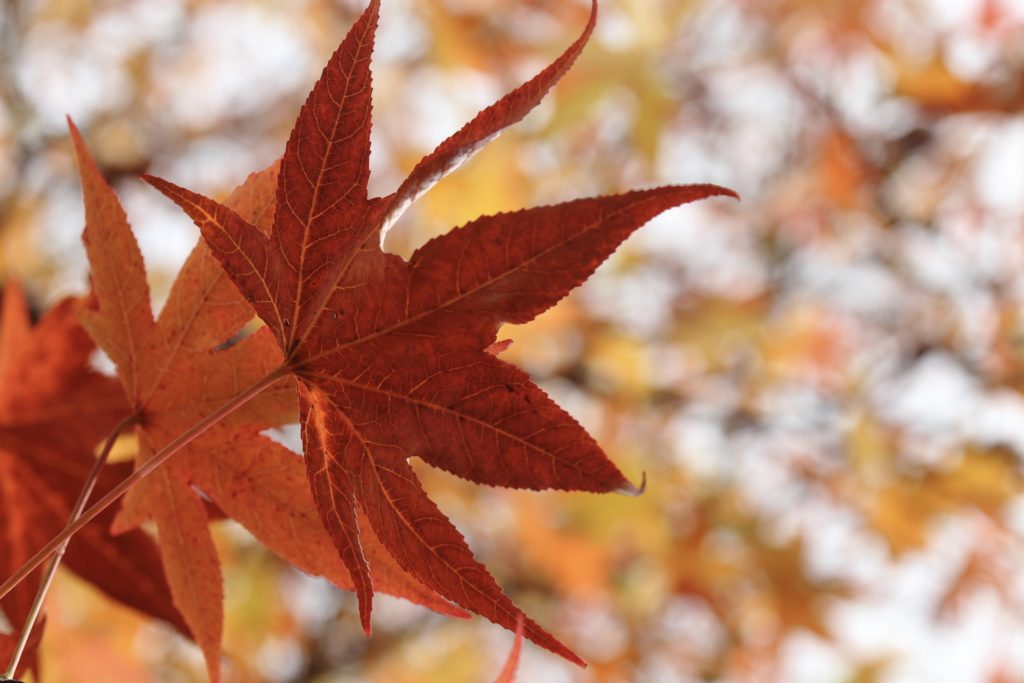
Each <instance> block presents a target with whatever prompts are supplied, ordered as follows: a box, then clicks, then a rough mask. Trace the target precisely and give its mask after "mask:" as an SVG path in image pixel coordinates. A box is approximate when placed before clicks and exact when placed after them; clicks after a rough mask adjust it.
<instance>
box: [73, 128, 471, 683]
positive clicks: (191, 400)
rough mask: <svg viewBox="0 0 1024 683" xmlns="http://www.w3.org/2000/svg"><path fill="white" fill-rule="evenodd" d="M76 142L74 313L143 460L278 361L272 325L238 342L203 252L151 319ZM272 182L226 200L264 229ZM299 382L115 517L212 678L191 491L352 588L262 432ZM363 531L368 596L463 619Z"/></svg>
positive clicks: (198, 517)
mask: <svg viewBox="0 0 1024 683" xmlns="http://www.w3.org/2000/svg"><path fill="white" fill-rule="evenodd" d="M71 134H72V138H73V140H74V143H75V151H76V154H77V156H78V161H79V167H80V171H81V175H82V186H83V190H84V195H85V207H86V227H85V232H84V235H83V239H84V241H85V245H86V250H87V252H88V254H89V259H90V263H91V264H92V285H93V292H92V296H91V298H90V300H89V301H87V302H86V303H85V305H84V306H82V307H81V308H80V310H79V311H78V313H79V316H80V317H81V319H82V321H83V324H84V326H85V327H86V329H88V330H89V332H90V333H91V334H92V335H93V337H94V338H95V339H96V340H97V341H98V342H99V344H100V346H101V347H102V348H103V349H104V350H105V351H106V352H107V353H108V354H109V355H110V357H111V359H112V360H113V361H114V363H115V364H116V365H117V370H118V377H119V378H120V380H121V383H122V384H123V386H124V391H125V393H126V394H127V396H128V399H129V401H130V403H131V408H132V410H133V411H134V412H135V414H136V415H139V416H140V420H139V425H138V427H137V429H136V433H137V435H138V439H139V444H140V452H139V456H138V462H139V463H140V464H141V463H142V462H145V461H146V459H148V457H149V456H151V455H152V454H153V453H155V452H156V451H158V450H159V449H160V448H162V447H163V446H165V445H166V444H167V443H169V442H170V441H172V440H173V439H174V438H175V437H176V436H178V435H179V434H181V433H182V432H184V431H186V430H187V429H188V428H190V427H191V426H193V425H194V424H196V423H197V422H199V421H200V420H202V419H203V417H205V416H206V415H207V414H209V413H210V412H212V411H213V410H214V409H216V408H217V407H218V406H219V405H220V404H222V403H224V402H225V401H227V400H229V399H230V398H231V397H233V396H235V395H236V394H238V393H239V392H240V391H242V390H243V389H245V388H246V387H247V386H248V385H249V384H251V383H253V382H255V381H256V380H257V379H259V378H260V377H262V376H264V375H266V374H267V372H268V371H270V370H272V369H273V368H274V367H276V366H278V365H280V363H281V360H282V359H281V353H280V351H279V350H278V348H277V345H276V344H275V343H274V340H273V338H272V337H271V335H270V334H269V331H268V330H266V329H263V330H261V331H258V332H256V333H255V334H252V335H251V336H248V337H246V338H244V339H242V340H240V341H235V338H236V335H238V333H239V331H240V330H241V329H242V328H243V327H244V325H245V324H246V323H247V322H248V321H249V320H250V319H251V318H252V309H251V308H250V307H249V306H248V304H246V302H245V300H244V299H243V298H242V297H241V296H240V295H239V294H238V291H237V289H236V288H235V287H234V286H233V285H232V284H231V282H230V281H229V280H228V279H227V277H225V276H224V271H223V270H222V269H221V268H220V266H219V265H218V264H217V263H216V261H215V260H214V259H213V258H212V256H211V254H210V251H209V249H208V248H207V247H206V246H205V245H204V244H202V243H200V244H199V245H198V246H197V247H196V248H195V250H194V251H193V252H192V254H191V256H190V257H189V259H188V260H187V261H186V263H185V265H184V266H183V268H182V270H181V272H180V274H179V276H178V278H177V280H176V281H175V283H174V285H173V287H172V289H171V293H170V296H169V297H168V300H167V303H166V304H165V306H164V308H163V310H162V311H161V313H160V315H159V316H157V317H155V318H154V316H153V313H152V310H151V308H150V295H149V288H148V285H147V283H146V275H145V270H144V266H143V262H142V255H141V252H140V251H139V248H138V245H137V243H136V241H135V238H134V236H133V235H132V232H131V228H130V227H129V225H128V222H127V218H126V216H125V214H124V211H123V209H122V208H121V205H120V202H119V200H118V199H117V196H116V194H115V193H114V191H113V189H112V188H111V187H110V186H109V185H108V184H107V183H106V181H105V180H104V179H103V177H102V175H101V174H100V172H99V169H98V168H97V167H96V165H95V163H94V162H93V160H92V159H91V158H90V156H89V153H88V151H87V149H86V148H85V145H84V143H83V141H82V138H81V136H80V135H79V133H78V131H77V130H76V129H75V128H74V126H71ZM277 175H278V169H277V166H276V165H275V166H272V167H271V168H269V169H267V170H265V171H262V172H260V173H257V174H254V175H252V176H250V178H249V179H248V181H247V182H246V183H245V184H244V185H242V186H241V187H240V188H238V189H237V190H236V191H235V193H234V194H233V195H232V196H231V197H230V198H228V200H227V205H228V206H231V207H233V208H234V209H235V210H237V211H238V212H240V213H241V215H243V216H245V217H246V219H247V220H250V221H252V222H253V223H255V224H257V225H259V224H261V223H268V222H269V217H270V216H272V215H273V214H272V212H271V211H270V209H272V207H273V202H274V195H273V191H272V189H273V187H274V184H275V182H276V180H277ZM293 384H294V383H293V382H292V381H291V380H282V381H280V382H279V383H278V384H277V385H276V386H274V387H271V388H270V389H269V390H267V391H265V392H264V393H262V394H261V395H260V396H259V398H258V399H256V400H254V401H252V402H250V403H248V404H246V405H245V406H244V407H243V408H242V409H240V410H239V411H237V412H235V413H234V414H232V415H231V416H230V417H228V418H226V419H225V420H224V421H222V422H220V423H218V424H217V425H215V426H213V427H212V428H210V429H209V430H207V431H206V432H205V433H204V434H203V435H202V436H200V437H199V438H197V439H196V440H195V441H193V442H192V443H191V444H190V445H189V446H188V447H187V449H186V450H185V451H184V452H183V453H182V454H181V455H179V456H178V457H177V458H176V459H175V460H173V461H172V462H170V463H168V464H167V465H166V466H164V467H161V468H160V469H159V470H157V472H156V473H154V475H153V476H151V477H150V478H148V479H144V480H143V481H142V482H141V483H140V484H139V485H137V486H136V487H135V488H133V489H132V490H131V491H130V492H129V494H128V496H127V497H126V499H125V501H124V505H123V508H122V510H121V512H120V514H119V516H118V519H117V523H116V527H117V528H118V529H119V530H124V529H129V528H133V527H136V526H138V525H139V524H141V523H142V522H144V521H145V520H147V519H154V520H155V521H156V525H157V529H158V540H159V546H160V551H161V554H162V557H163V563H164V566H165V567H166V570H167V574H168V577H169V579H170V585H171V593H172V595H173V596H174V601H175V604H176V605H177V606H178V608H179V609H180V610H181V612H182V614H183V615H184V617H185V620H186V622H187V623H188V625H189V628H190V629H191V630H192V632H193V633H194V634H195V638H196V642H197V643H198V644H199V645H200V646H201V647H202V649H203V652H204V654H205V655H206V660H207V664H208V669H209V672H210V677H211V679H212V680H217V678H218V677H219V669H220V664H219V661H220V651H221V636H222V628H223V587H222V585H223V581H222V577H221V568H220V562H219V559H218V557H217V552H216V549H215V547H214V544H213V539H212V538H211V536H210V532H209V530H208V522H209V516H208V514H207V510H206V504H205V501H204V497H203V496H202V495H200V494H199V493H198V492H197V490H196V489H198V491H201V492H202V494H204V495H205V496H208V497H209V499H211V500H212V501H213V502H214V503H215V504H216V506H217V507H218V508H220V509H221V510H223V512H224V513H225V514H227V515H228V516H230V517H231V518H233V519H235V520H237V521H238V522H240V523H241V524H242V525H243V526H245V527H246V528H247V529H249V530H250V531H251V532H252V533H253V534H254V535H255V536H256V537H257V538H258V539H259V540H261V541H262V542H263V543H264V544H266V545H267V547H268V548H270V549H271V550H272V551H273V552H275V553H276V554H278V555H279V556H281V557H282V558H284V559H285V560H287V561H289V562H291V563H292V564H294V565H295V566H297V567H299V568H300V569H302V570H303V571H306V572H308V573H310V574H314V575H322V576H325V577H326V578H328V579H329V580H331V581H332V582H333V583H335V584H336V585H338V586H340V587H342V588H346V589H351V588H352V587H353V582H352V580H351V578H350V577H349V573H348V571H347V570H346V568H345V566H344V565H343V564H342V562H341V561H340V559H339V558H338V555H337V553H336V552H335V550H334V548H333V546H332V544H331V541H330V538H329V537H328V535H327V533H326V532H325V531H324V529H323V526H322V525H321V523H320V520H319V518H318V516H317V514H316V512H315V509H316V508H315V504H314V502H313V498H312V495H311V493H310V491H309V488H308V486H307V485H306V481H305V475H304V474H303V471H304V468H303V465H302V459H301V458H300V457H298V456H297V455H295V454H294V453H292V452H291V451H289V450H288V449H287V448H285V447H284V446H282V445H280V444H278V443H275V442H274V441H272V440H271V439H269V438H268V437H266V436H264V435H262V434H261V431H262V430H264V429H266V428H268V427H274V426H279V425H282V424H286V423H288V422H294V420H295V412H296V406H295V389H294V386H293ZM370 533H371V532H369V531H367V537H368V538H369V541H368V543H367V553H368V554H369V555H370V556H372V557H374V559H375V562H376V563H377V565H378V566H379V568H380V571H379V572H378V573H377V574H376V575H375V576H374V587H375V588H376V589H378V590H382V591H384V592H387V593H391V594H393V595H397V596H400V597H404V598H407V599H409V600H411V601H413V602H416V603H419V604H422V605H425V606H427V607H430V608H432V609H434V610H437V611H439V612H442V613H445V614H449V615H453V616H463V615H464V613H463V612H462V611H461V610H458V609H456V608H454V607H452V606H451V605H450V604H448V603H447V602H446V601H444V600H442V599H441V598H439V597H437V596H436V595H434V593H433V592H432V591H429V590H427V589H426V588H425V587H424V586H423V585H422V584H420V583H419V582H417V581H416V580H414V579H412V578H411V577H410V576H408V575H407V574H406V573H405V572H404V571H402V570H401V569H400V568H399V567H398V566H397V565H396V564H395V563H394V561H393V560H391V559H390V556H389V555H388V554H387V553H386V552H384V550H383V548H382V547H381V546H380V544H379V543H378V542H376V541H374V540H373V539H372V536H371V535H370Z"/></svg>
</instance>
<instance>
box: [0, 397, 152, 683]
mask: <svg viewBox="0 0 1024 683" xmlns="http://www.w3.org/2000/svg"><path fill="white" fill-rule="evenodd" d="M135 421H136V416H135V415H130V416H128V417H126V418H125V419H123V420H121V421H120V422H119V423H118V424H117V426H115V427H114V429H113V430H112V431H111V432H110V436H108V437H107V441H106V443H104V444H103V450H101V451H100V454H99V457H97V458H96V462H94V463H93V466H92V470H90V471H89V476H88V477H86V479H85V483H84V484H83V485H82V490H81V491H80V492H79V494H78V500H76V501H75V506H74V508H72V510H71V517H70V518H69V519H68V524H72V523H74V522H75V521H77V520H78V518H79V517H81V516H82V512H83V511H84V510H85V506H86V504H87V503H88V502H89V498H90V497H91V496H92V492H93V490H94V489H95V488H96V482H97V481H99V478H100V472H102V471H103V466H104V465H106V464H107V458H108V457H109V456H110V451H111V450H112V449H113V448H114V442H115V441H117V437H119V436H120V435H121V432H123V431H124V430H125V429H127V428H128V427H130V426H132V425H133V424H135ZM70 542H71V539H70V538H66V539H64V541H63V542H62V543H61V544H60V546H58V548H57V550H56V551H55V552H54V554H53V559H52V560H51V561H50V566H49V567H47V568H46V573H45V574H43V579H42V582H41V583H40V584H39V590H37V591H36V597H35V600H33V602H32V607H31V608H30V609H29V611H28V617H26V619H25V624H24V625H23V626H22V628H21V635H20V636H19V638H18V644H17V645H16V646H15V648H14V654H12V655H11V663H10V664H8V666H7V672H6V673H5V674H4V675H3V677H2V678H0V680H4V679H12V678H14V676H15V674H17V672H18V665H19V664H21V657H22V655H24V654H25V648H26V647H27V646H28V641H29V637H30V636H31V635H32V629H33V628H34V627H35V625H36V620H37V619H38V618H39V613H40V612H41V611H42V610H43V603H44V602H45V601H46V594H47V593H49V592H50V586H51V585H52V584H53V577H54V576H56V575H57V568H58V567H60V562H61V560H62V559H63V558H64V552H65V551H66V550H67V549H68V543H70Z"/></svg>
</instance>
